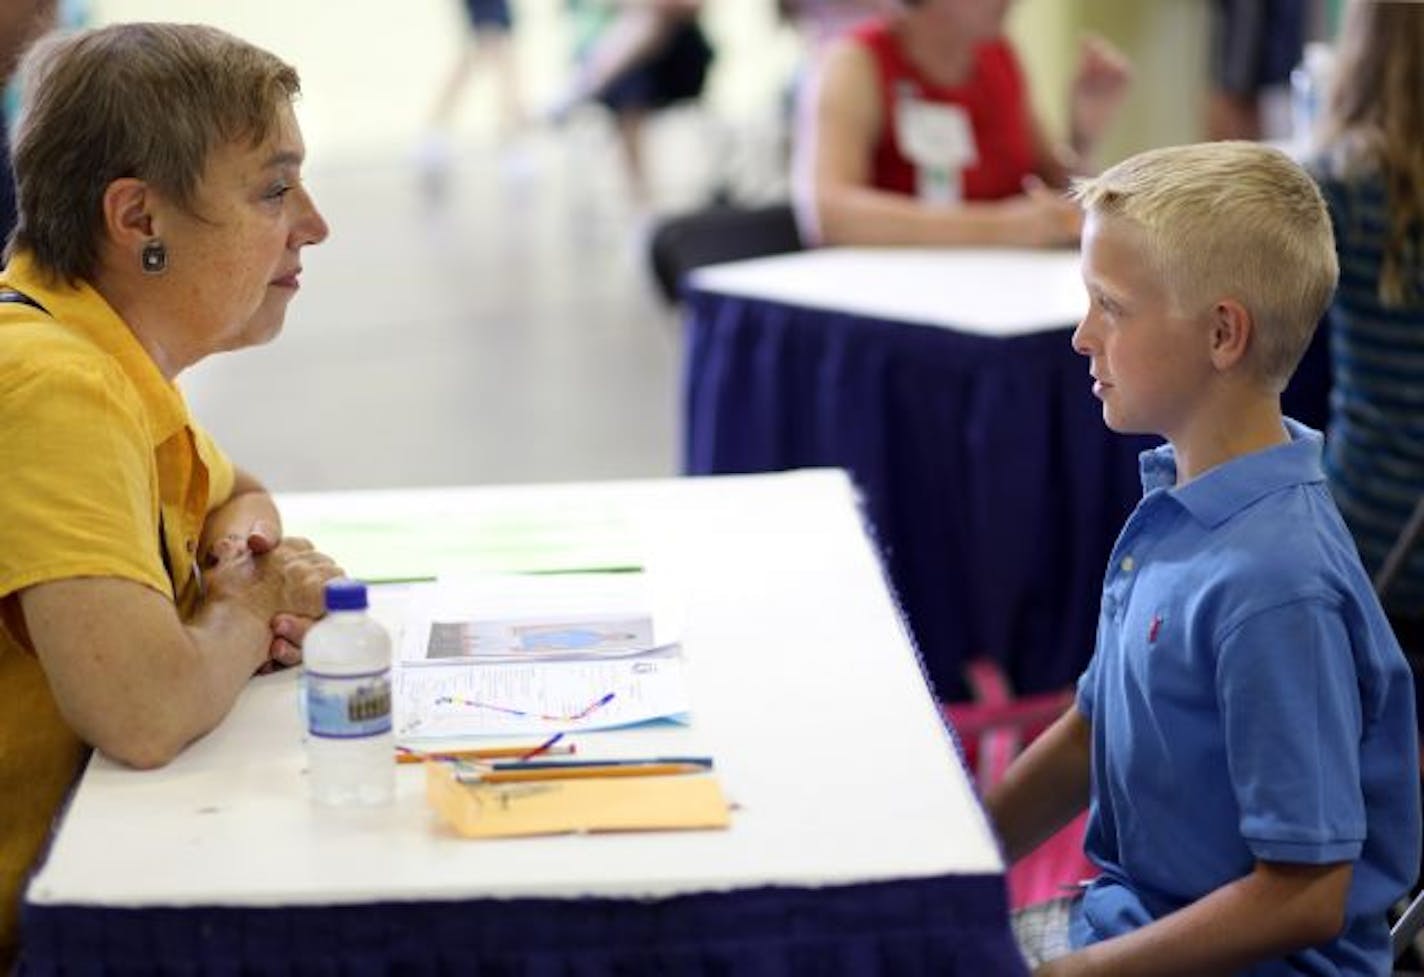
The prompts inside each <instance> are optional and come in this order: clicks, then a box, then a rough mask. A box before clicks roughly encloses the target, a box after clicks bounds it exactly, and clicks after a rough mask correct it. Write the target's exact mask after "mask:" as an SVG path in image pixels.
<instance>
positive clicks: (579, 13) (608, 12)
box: [549, 0, 713, 211]
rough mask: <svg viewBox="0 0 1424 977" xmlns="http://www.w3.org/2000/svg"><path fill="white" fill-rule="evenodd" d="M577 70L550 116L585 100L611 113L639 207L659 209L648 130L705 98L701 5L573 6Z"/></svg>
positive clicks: (586, 2)
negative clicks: (666, 112) (662, 115)
mask: <svg viewBox="0 0 1424 977" xmlns="http://www.w3.org/2000/svg"><path fill="white" fill-rule="evenodd" d="M571 7H572V9H573V12H574V15H575V18H576V23H577V26H576V31H575V34H576V42H575V51H576V57H577V60H578V65H579V66H578V69H577V71H576V72H575V75H574V79H573V81H572V82H571V83H570V84H569V86H568V87H567V89H566V90H565V92H564V93H563V95H562V96H561V97H560V98H559V99H558V100H556V101H555V103H554V105H553V106H552V107H551V109H550V112H549V115H550V117H551V118H552V119H553V120H554V121H556V122H558V121H561V120H562V119H563V118H565V117H566V116H567V115H568V114H569V113H570V112H571V111H572V110H573V109H574V108H576V107H577V106H579V105H580V104H583V103H586V102H599V103H601V104H602V105H604V106H605V107H606V108H607V109H608V110H609V111H610V112H612V113H613V120H614V125H615V127H616V128H617V131H618V144H619V149H620V153H621V156H622V160H623V167H624V173H625V174H626V177H627V185H628V192H629V197H630V198H631V200H632V203H633V206H634V207H635V208H636V209H637V210H640V211H647V210H649V209H650V208H651V206H652V203H653V194H652V188H651V185H650V183H649V176H648V167H647V160H646V154H645V151H644V145H643V141H644V135H645V132H644V130H645V129H646V124H647V120H648V116H649V115H650V114H651V113H652V112H655V111H658V110H660V109H665V108H668V107H670V106H672V105H676V104H678V103H680V102H686V101H691V100H695V99H697V98H699V97H700V96H701V94H702V89H703V86H704V84H705V83H706V80H707V70H708V68H709V67H710V65H711V64H712V58H713V51H712V46H711V44H709V43H708V40H707V36H706V35H705V34H704V33H703V31H702V27H701V25H700V24H699V22H698V18H699V15H700V14H701V11H702V0H571Z"/></svg>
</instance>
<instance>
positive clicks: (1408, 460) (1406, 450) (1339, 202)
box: [1313, 166, 1424, 618]
mask: <svg viewBox="0 0 1424 977" xmlns="http://www.w3.org/2000/svg"><path fill="white" fill-rule="evenodd" d="M1313 169H1314V172H1315V176H1316V179H1317V180H1318V181H1319V183H1320V189H1321V191H1322V193H1323V194H1324V196H1325V201H1326V203H1327V204H1328V205H1329V207H1330V218H1331V221H1332V222H1333V224H1334V228H1335V244H1336V249H1337V250H1338V252H1339V256H1340V287H1339V290H1338V291H1337V292H1336V293H1335V299H1334V301H1333V303H1332V304H1331V307H1330V310H1329V312H1327V314H1326V320H1325V322H1326V325H1327V326H1328V328H1329V329H1330V352H1331V358H1332V359H1333V361H1334V365H1333V371H1334V375H1333V389H1332V391H1331V396H1330V427H1329V431H1328V436H1327V438H1326V450H1325V473H1326V477H1327V479H1328V481H1329V483H1330V489H1331V492H1332V493H1333V494H1334V496H1335V501H1336V504H1337V505H1339V507H1340V512H1341V513H1342V514H1343V515H1344V517H1345V521H1346V523H1347V524H1348V525H1349V527H1350V532H1351V533H1352V535H1353V536H1354V537H1355V543H1356V545H1357V546H1358V547H1359V550H1360V558H1361V560H1362V561H1363V562H1364V564H1365V568H1366V569H1367V570H1368V571H1369V572H1370V573H1371V574H1373V573H1374V572H1375V571H1377V570H1378V569H1379V567H1380V564H1382V563H1383V562H1384V558H1385V554H1387V553H1388V552H1389V549H1390V547H1391V546H1392V545H1393V543H1394V541H1395V539H1396V538H1397V537H1398V536H1399V533H1400V530H1401V529H1402V528H1403V527H1404V523H1405V522H1406V520H1407V519H1408V518H1409V514H1410V513H1411V512H1412V511H1413V509H1414V506H1415V504H1416V502H1417V501H1418V500H1419V498H1420V496H1421V495H1424V267H1421V263H1420V262H1419V260H1418V258H1419V253H1418V252H1416V263H1415V264H1414V266H1413V267H1412V268H1411V269H1410V270H1409V274H1411V275H1412V276H1413V282H1414V288H1415V292H1414V295H1413V297H1412V298H1410V299H1409V300H1408V304H1407V305H1405V306H1400V307H1396V308H1386V307H1385V306H1384V305H1383V304H1382V303H1381V301H1380V299H1379V291H1378V289H1379V279H1380V271H1381V268H1382V266H1383V262H1384V245H1385V240H1386V229H1387V226H1388V222H1389V209H1388V205H1387V203H1386V193H1385V186H1384V181H1383V179H1382V178H1381V177H1379V176H1378V175H1375V176H1370V175H1363V176H1354V175H1352V176H1351V177H1350V178H1348V179H1344V178H1341V177H1338V176H1334V175H1330V170H1329V169H1327V167H1325V166H1317V167H1314V168H1313ZM1420 246H1424V242H1421V245H1420ZM1384 604H1385V607H1386V609H1387V610H1388V611H1389V612H1390V613H1391V614H1394V615H1400V616H1403V617H1409V618H1424V547H1420V548H1418V550H1417V551H1416V552H1415V553H1414V554H1412V556H1411V559H1410V561H1409V564H1408V565H1407V566H1406V567H1405V569H1404V570H1403V572H1402V573H1401V574H1400V576H1399V578H1398V579H1397V580H1396V582H1395V583H1394V585H1393V586H1392V587H1391V588H1390V591H1389V593H1388V594H1386V595H1385V600H1384Z"/></svg>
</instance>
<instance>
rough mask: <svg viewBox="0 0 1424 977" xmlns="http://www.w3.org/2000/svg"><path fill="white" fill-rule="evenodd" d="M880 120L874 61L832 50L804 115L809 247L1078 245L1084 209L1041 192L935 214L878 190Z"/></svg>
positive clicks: (801, 182)
mask: <svg viewBox="0 0 1424 977" xmlns="http://www.w3.org/2000/svg"><path fill="white" fill-rule="evenodd" d="M882 114H883V113H882V110H881V104H880V79H879V76H878V74H877V72H876V70H875V63H874V60H873V57H872V55H871V54H870V53H869V52H867V51H866V50H865V49H864V48H863V47H862V46H861V45H859V44H856V43H854V42H850V41H839V42H836V43H833V44H831V45H830V47H829V48H828V49H827V51H826V55H825V57H824V58H822V60H821V63H820V65H819V68H818V71H817V75H816V78H815V80H814V82H813V83H812V84H811V85H810V86H808V87H807V88H806V89H805V90H803V92H802V104H801V105H800V106H799V108H798V113H797V115H798V119H797V133H796V159H795V161H794V164H793V166H794V172H793V198H794V203H795V206H796V210H797V220H798V222H799V224H800V226H801V230H802V234H803V235H804V236H805V237H807V239H808V240H810V241H811V242H813V243H816V244H823V245H857V244H859V245H921V246H950V245H975V244H986V245H1007V246H1020V247H1037V246H1045V245H1054V244H1067V243H1071V242H1073V241H1076V240H1077V237H1078V230H1079V225H1080V223H1081V218H1080V213H1079V211H1078V208H1077V206H1076V205H1075V204H1073V203H1072V202H1071V201H1068V200H1066V199H1064V198H1063V197H1061V196H1059V195H1058V194H1057V193H1054V192H1052V191H1049V190H1047V189H1045V188H1043V187H1030V188H1027V190H1026V192H1025V193H1024V194H1022V195H1020V196H1015V197H1010V198H1008V199H1006V200H998V201H992V202H970V203H963V204H958V205H952V206H933V205H928V204H925V203H922V202H920V201H919V200H917V199H915V198H913V197H907V196H904V195H901V194H897V193H891V192H888V191H885V190H880V189H878V188H876V187H874V186H871V184H870V169H871V159H872V157H873V155H874V151H875V145H876V143H877V141H878V140H879V138H880V133H881V131H882V128H883V126H884V125H885V120H884V119H883V118H881V116H882Z"/></svg>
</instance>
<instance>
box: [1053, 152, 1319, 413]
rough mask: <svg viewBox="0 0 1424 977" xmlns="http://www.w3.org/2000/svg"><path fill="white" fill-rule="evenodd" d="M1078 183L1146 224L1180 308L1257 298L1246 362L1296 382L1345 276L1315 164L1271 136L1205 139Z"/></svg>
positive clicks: (1092, 201) (1123, 215)
mask: <svg viewBox="0 0 1424 977" xmlns="http://www.w3.org/2000/svg"><path fill="white" fill-rule="evenodd" d="M1072 192H1073V196H1074V197H1075V199H1077V200H1078V201H1079V202H1080V203H1081V204H1082V205H1083V208H1084V209H1085V210H1086V211H1087V212H1088V213H1089V214H1095V215H1098V216H1102V217H1115V218H1119V219H1123V220H1128V221H1131V222H1132V223H1133V224H1136V225H1137V226H1138V227H1140V228H1142V229H1143V231H1144V232H1145V233H1146V236H1147V240H1148V242H1149V244H1148V247H1149V259H1150V260H1151V261H1152V262H1153V264H1154V265H1155V267H1156V269H1157V272H1158V274H1159V275H1160V276H1161V278H1162V280H1163V281H1164V282H1165V283H1166V285H1167V291H1168V295H1169V297H1170V301H1171V303H1172V306H1173V311H1174V312H1176V313H1178V314H1182V315H1191V314H1195V313H1196V312H1198V311H1202V310H1204V309H1205V308H1206V307H1207V306H1208V305H1209V304H1211V303H1214V302H1216V301H1217V300H1219V299H1222V298H1228V297H1229V298H1233V299H1235V300H1236V301H1238V302H1240V303H1241V304H1242V305H1243V306H1245V308H1246V310H1247V311H1248V312H1250V314H1251V321H1252V323H1253V325H1254V330H1253V332H1252V336H1251V344H1250V346H1249V347H1248V349H1247V353H1246V362H1247V363H1248V365H1249V367H1250V368H1251V369H1252V370H1253V371H1254V372H1255V373H1256V375H1257V376H1259V377H1260V378H1261V379H1262V380H1263V381H1264V382H1265V383H1266V384H1267V385H1268V386H1270V387H1271V388H1272V389H1274V390H1275V391H1276V392H1279V391H1281V390H1283V389H1285V386H1286V383H1287V382H1288V381H1289V380H1290V376H1291V374H1292V373H1293V372H1294V371H1295V368H1296V365H1297V364H1298V363H1299V362H1300V358H1301V357H1302V356H1303V355H1304V354H1305V349H1306V347H1307V346H1308V345H1309V344H1310V337H1311V335H1312V334H1313V333H1314V331H1315V326H1316V323H1318V322H1319V321H1320V317H1321V316H1322V315H1323V314H1324V313H1325V309H1326V307H1327V306H1328V305H1329V304H1330V296H1331V293H1332V292H1334V290H1335V281H1336V279H1337V278H1338V277H1339V265H1338V263H1337V260H1336V258H1335V236H1334V233H1333V232H1332V231H1331V228H1330V214H1329V212H1328V211H1327V210H1326V208H1325V201H1324V200H1323V199H1322V198H1321V196H1320V190H1319V189H1318V188H1317V187H1316V185H1315V181H1314V180H1312V179H1311V178H1310V176H1309V174H1307V173H1306V172H1305V170H1303V169H1301V168H1300V167H1299V166H1297V165H1296V164H1295V163H1294V162H1292V161H1291V159H1290V158H1289V157H1288V156H1286V155H1285V154H1284V153H1282V152H1280V151H1279V150H1276V149H1271V148H1270V147H1268V146H1263V145H1261V144H1259V143H1251V142H1214V143H1200V144H1197V145H1191V146H1173V147H1169V148H1167V149H1154V150H1150V151H1148V152H1145V153H1140V154H1138V155H1136V156H1133V157H1131V158H1130V159H1126V160H1124V161H1123V162H1121V163H1118V164H1117V165H1116V166H1114V167H1112V168H1111V169H1109V170H1107V171H1106V172H1104V173H1103V174H1102V175H1101V176H1098V177H1095V178H1092V179H1085V180H1080V181H1077V182H1075V184H1074V186H1073V191H1072Z"/></svg>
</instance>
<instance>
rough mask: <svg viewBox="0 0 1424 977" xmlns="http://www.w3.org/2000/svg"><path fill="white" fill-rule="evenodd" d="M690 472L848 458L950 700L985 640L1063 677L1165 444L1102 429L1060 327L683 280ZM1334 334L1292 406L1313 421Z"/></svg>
mask: <svg viewBox="0 0 1424 977" xmlns="http://www.w3.org/2000/svg"><path fill="white" fill-rule="evenodd" d="M685 298H686V302H685V310H686V311H685V320H686V353H685V363H684V387H683V397H684V400H683V409H684V417H683V421H684V426H683V437H684V444H683V452H684V455H683V464H684V470H685V471H686V473H687V474H691V475H707V474H719V473H746V472H766V471H781V470H786V469H792V468H802V467H827V466H834V467H841V468H845V469H848V470H849V471H850V473H851V475H852V477H853V478H854V480H855V482H856V484H857V485H858V486H859V488H860V490H861V491H862V492H863V493H864V495H865V504H866V511H867V513H868V515H869V517H870V520H871V522H872V523H873V525H874V527H875V530H876V533H877V536H878V538H879V542H880V544H881V548H882V553H883V555H884V557H885V560H886V564H887V569H888V572H889V576H890V580H891V583H892V585H893V587H894V588H895V590H896V591H897V593H898V596H899V598H900V601H901V604H902V606H903V607H904V610H905V614H906V617H907V618H908V620H909V623H910V627H911V630H912V631H913V633H914V637H915V640H916V643H917V644H918V646H919V650H920V654H921V655H922V656H923V659H924V662H925V666H926V670H927V672H928V673H929V677H930V679H931V681H932V682H933V684H934V686H935V689H936V692H937V693H938V695H939V696H940V697H941V698H945V699H957V698H962V697H963V695H964V692H965V689H964V685H963V679H962V666H963V664H964V663H965V661H966V660H968V659H969V658H970V657H973V656H977V655H989V656H991V657H993V658H995V659H996V660H998V661H999V662H1001V663H1002V664H1003V665H1004V666H1005V668H1006V669H1007V671H1008V673H1009V675H1010V678H1011V680H1012V682H1013V684H1014V687H1015V688H1016V689H1018V690H1019V691H1021V692H1033V691H1041V690H1047V689H1054V688H1061V687H1064V686H1067V685H1069V684H1070V683H1072V682H1073V681H1074V680H1075V679H1076V678H1077V676H1078V674H1079V673H1080V672H1081V670H1082V669H1083V667H1084V666H1085V665H1086V664H1087V662H1088V659H1089V657H1090V656H1091V654H1092V650H1093V640H1094V633H1095V628H1096V623H1097V611H1098V603H1099V597H1100V593H1101V588H1102V580H1103V572H1104V570H1105V569H1106V563H1107V558H1108V555H1109V553H1110V551H1111V548H1112V544H1113V541H1114V540H1115V539H1116V537H1117V533H1118V530H1119V529H1120V527H1121V526H1122V523H1123V522H1124V520H1125V519H1126V518H1127V516H1128V514H1129V513H1130V512H1131V511H1132V508H1133V506H1134V505H1136V503H1137V500H1138V499H1139V498H1140V496H1141V483H1140V481H1139V477H1138V466H1137V456H1138V453H1139V452H1141V451H1142V450H1143V449H1145V448H1148V447H1151V446H1153V445H1155V444H1159V443H1160V439H1157V438H1151V437H1139V436H1133V437H1124V436H1120V435H1116V434H1113V433H1112V432H1110V431H1108V430H1107V428H1106V427H1105V426H1104V425H1103V421H1102V410H1101V405H1100V404H1099V402H1098V401H1097V399H1096V398H1095V397H1094V396H1093V394H1092V389H1091V381H1090V379H1089V377H1088V370H1087V361H1086V359H1084V358H1083V357H1082V356H1079V355H1078V354H1077V353H1075V352H1073V350H1072V348H1071V345H1070V343H1069V336H1070V330H1069V329H1068V328H1066V327H1065V328H1063V329H1059V330H1052V331H1048V332H1041V333H1034V334H1029V335H1024V336H1018V337H1012V338H1003V339H1001V338H992V337H985V336H979V335H973V334H969V333H961V332H955V331H953V330H949V329H943V328H939V327H934V326H924V325H918V324H907V323H903V322H891V321H884V320H878V319H870V318H865V317H862V316H858V315H854V314H846V313H836V312H830V311H826V310H816V309H806V308H801V307H797V306H790V305H786V304H781V303H777V302H771V301H766V300H761V299H746V298H739V297H734V296H727V295H721V294H716V293H709V292H701V291H698V290H697V289H696V288H695V287H694V288H691V289H689V290H688V291H687V292H686V295H685ZM1325 350H1326V344H1325V343H1324V342H1317V343H1316V344H1314V346H1313V347H1312V350H1311V352H1310V353H1309V354H1307V360H1306V363H1305V364H1303V367H1302V373H1301V377H1300V381H1298V382H1297V383H1296V384H1294V385H1293V387H1292V390H1291V391H1289V392H1288V396H1287V397H1286V398H1285V403H1286V407H1287V412H1288V413H1292V415H1293V416H1295V417H1297V419H1299V420H1302V421H1303V422H1304V423H1307V424H1311V425H1312V426H1317V427H1318V426H1320V425H1323V424H1324V418H1325V411H1326V407H1325V391H1326V390H1327V389H1328V383H1329V367H1328V361H1324V360H1323V357H1324V356H1325Z"/></svg>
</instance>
